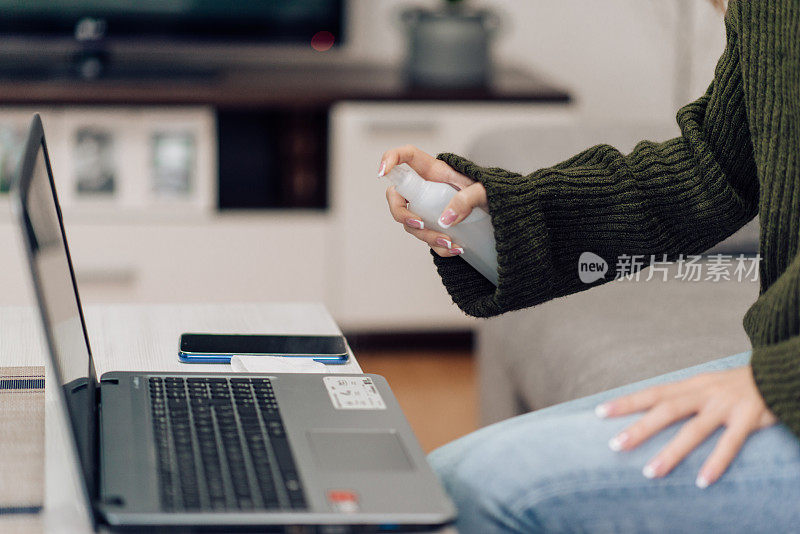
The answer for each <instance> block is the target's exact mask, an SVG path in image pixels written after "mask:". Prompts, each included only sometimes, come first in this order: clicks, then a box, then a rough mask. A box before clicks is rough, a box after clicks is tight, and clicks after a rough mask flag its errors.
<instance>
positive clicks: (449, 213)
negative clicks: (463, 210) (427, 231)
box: [439, 209, 458, 228]
mask: <svg viewBox="0 0 800 534" xmlns="http://www.w3.org/2000/svg"><path fill="white" fill-rule="evenodd" d="M456 217H458V214H457V213H456V212H454V211H453V210H450V209H448V210H445V212H444V213H442V216H441V217H439V226H441V227H442V228H450V225H452V224H453V221H455V220H456Z"/></svg>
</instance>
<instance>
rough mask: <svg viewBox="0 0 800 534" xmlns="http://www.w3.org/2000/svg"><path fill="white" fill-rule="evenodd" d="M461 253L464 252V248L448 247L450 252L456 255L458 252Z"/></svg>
mask: <svg viewBox="0 0 800 534" xmlns="http://www.w3.org/2000/svg"><path fill="white" fill-rule="evenodd" d="M463 253H464V249H463V248H461V247H454V248H451V249H450V254H455V255H456V256H458V255H459V254H463Z"/></svg>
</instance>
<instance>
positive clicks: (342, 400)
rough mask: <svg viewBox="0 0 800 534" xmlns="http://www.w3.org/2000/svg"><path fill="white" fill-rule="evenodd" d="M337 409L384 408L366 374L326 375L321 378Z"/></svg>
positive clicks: (375, 388) (377, 392) (381, 399)
mask: <svg viewBox="0 0 800 534" xmlns="http://www.w3.org/2000/svg"><path fill="white" fill-rule="evenodd" d="M322 381H323V382H324V384H325V388H326V389H327V390H328V396H330V398H331V403H332V404H333V407H334V408H336V409H337V410H385V409H386V403H384V402H383V397H381V394H380V392H379V391H378V388H377V387H375V384H374V383H373V382H372V378H370V377H368V376H356V377H348V376H326V377H324V378H323V379H322Z"/></svg>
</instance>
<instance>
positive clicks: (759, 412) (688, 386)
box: [595, 365, 777, 488]
mask: <svg viewBox="0 0 800 534" xmlns="http://www.w3.org/2000/svg"><path fill="white" fill-rule="evenodd" d="M643 410H646V411H647V413H646V414H645V415H644V416H643V417H642V418H641V419H639V421H637V422H636V423H635V424H633V425H631V426H630V427H628V428H627V429H626V430H624V431H622V432H620V433H619V434H617V435H616V436H615V437H614V438H612V439H611V441H609V443H608V445H609V447H611V449H612V450H614V451H622V450H630V449H633V448H635V447H637V446H638V445H639V444H641V443H642V442H644V441H646V440H647V439H649V438H650V437H651V436H654V435H655V434H657V433H658V432H660V431H661V430H663V429H664V428H666V427H667V426H669V425H671V424H672V423H674V422H676V421H679V420H680V419H683V418H685V417H690V416H691V419H689V420H688V421H687V422H686V423H685V424H684V425H683V427H681V429H680V431H679V432H678V434H677V435H676V436H675V437H674V438H673V439H672V441H670V442H669V443H668V444H667V445H666V446H665V447H664V448H663V449H661V451H660V452H659V453H658V454H657V455H656V456H655V457H654V458H653V459H652V460H650V462H649V463H648V464H647V465H646V466H645V467H644V469H643V470H642V473H643V474H644V476H646V477H647V478H655V477H663V476H665V475H666V474H668V473H669V472H670V471H672V469H673V468H674V467H675V466H676V465H678V464H679V463H680V462H681V461H682V460H683V459H684V458H685V457H686V456H687V455H688V454H689V453H690V452H691V451H692V450H694V449H695V448H696V447H697V446H698V445H700V444H701V443H702V442H703V441H705V439H706V438H707V437H708V436H709V435H711V433H713V432H714V431H715V430H716V429H717V428H718V427H720V426H725V427H726V429H725V431H724V432H723V433H722V436H721V437H720V438H719V441H718V442H717V444H716V446H715V447H714V450H713V452H712V453H711V455H710V456H709V457H708V459H707V460H706V462H705V463H704V464H703V467H702V468H701V469H700V472H699V473H698V475H697V480H696V484H697V486H698V487H700V488H705V487H707V486H708V485H709V484H713V483H714V482H716V481H717V480H718V479H719V477H720V476H722V474H723V473H724V472H725V470H726V469H727V468H728V466H729V465H730V463H731V461H732V460H733V459H734V458H735V457H736V455H737V454H738V453H739V449H741V448H742V445H743V444H744V442H745V440H746V439H747V436H749V435H750V434H751V433H753V432H755V431H756V430H759V429H761V428H765V427H768V426H771V425H774V424H775V423H776V422H777V419H776V418H775V416H774V415H773V414H772V412H770V411H769V409H768V408H767V405H766V404H765V403H764V399H763V398H762V397H761V394H760V393H759V391H758V388H756V383H755V380H754V379H753V373H752V371H751V368H750V366H749V365H747V366H745V367H740V368H738V369H731V370H726V371H718V372H714V373H705V374H701V375H697V376H694V377H692V378H689V379H686V380H682V381H680V382H675V383H673V384H666V385H663V386H655V387H651V388H648V389H645V390H642V391H638V392H636V393H633V394H631V395H626V396H624V397H620V398H618V399H615V400H612V401H609V402H606V403H604V404H601V405H599V406H598V407H597V408H596V410H595V412H596V413H597V415H598V416H600V417H615V416H619V415H627V414H631V413H634V412H640V411H643Z"/></svg>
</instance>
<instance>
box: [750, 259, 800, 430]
mask: <svg viewBox="0 0 800 534" xmlns="http://www.w3.org/2000/svg"><path fill="white" fill-rule="evenodd" d="M762 274H763V273H762ZM744 328H745V331H746V332H747V334H748V335H749V336H750V341H751V342H752V344H753V356H752V359H751V362H750V363H751V365H752V368H753V377H754V378H755V381H756V385H757V386H758V389H759V391H760V392H761V396H762V397H764V401H765V402H766V403H767V406H768V407H769V408H770V410H772V412H773V413H774V414H775V415H776V416H777V417H778V419H780V420H781V422H783V423H785V424H786V425H787V426H788V427H789V428H790V429H791V430H792V431H793V432H794V433H795V434H796V435H798V436H800V395H798V392H800V254H798V255H796V256H795V257H794V259H793V260H792V261H791V263H789V265H788V266H787V267H786V270H784V271H783V273H782V274H781V275H780V276H779V277H778V278H777V280H775V282H773V283H772V285H770V286H769V288H768V289H767V290H766V291H764V292H763V293H761V295H760V296H759V298H758V300H756V302H755V304H753V306H751V307H750V309H749V310H748V311H747V314H746V315H745V317H744Z"/></svg>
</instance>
